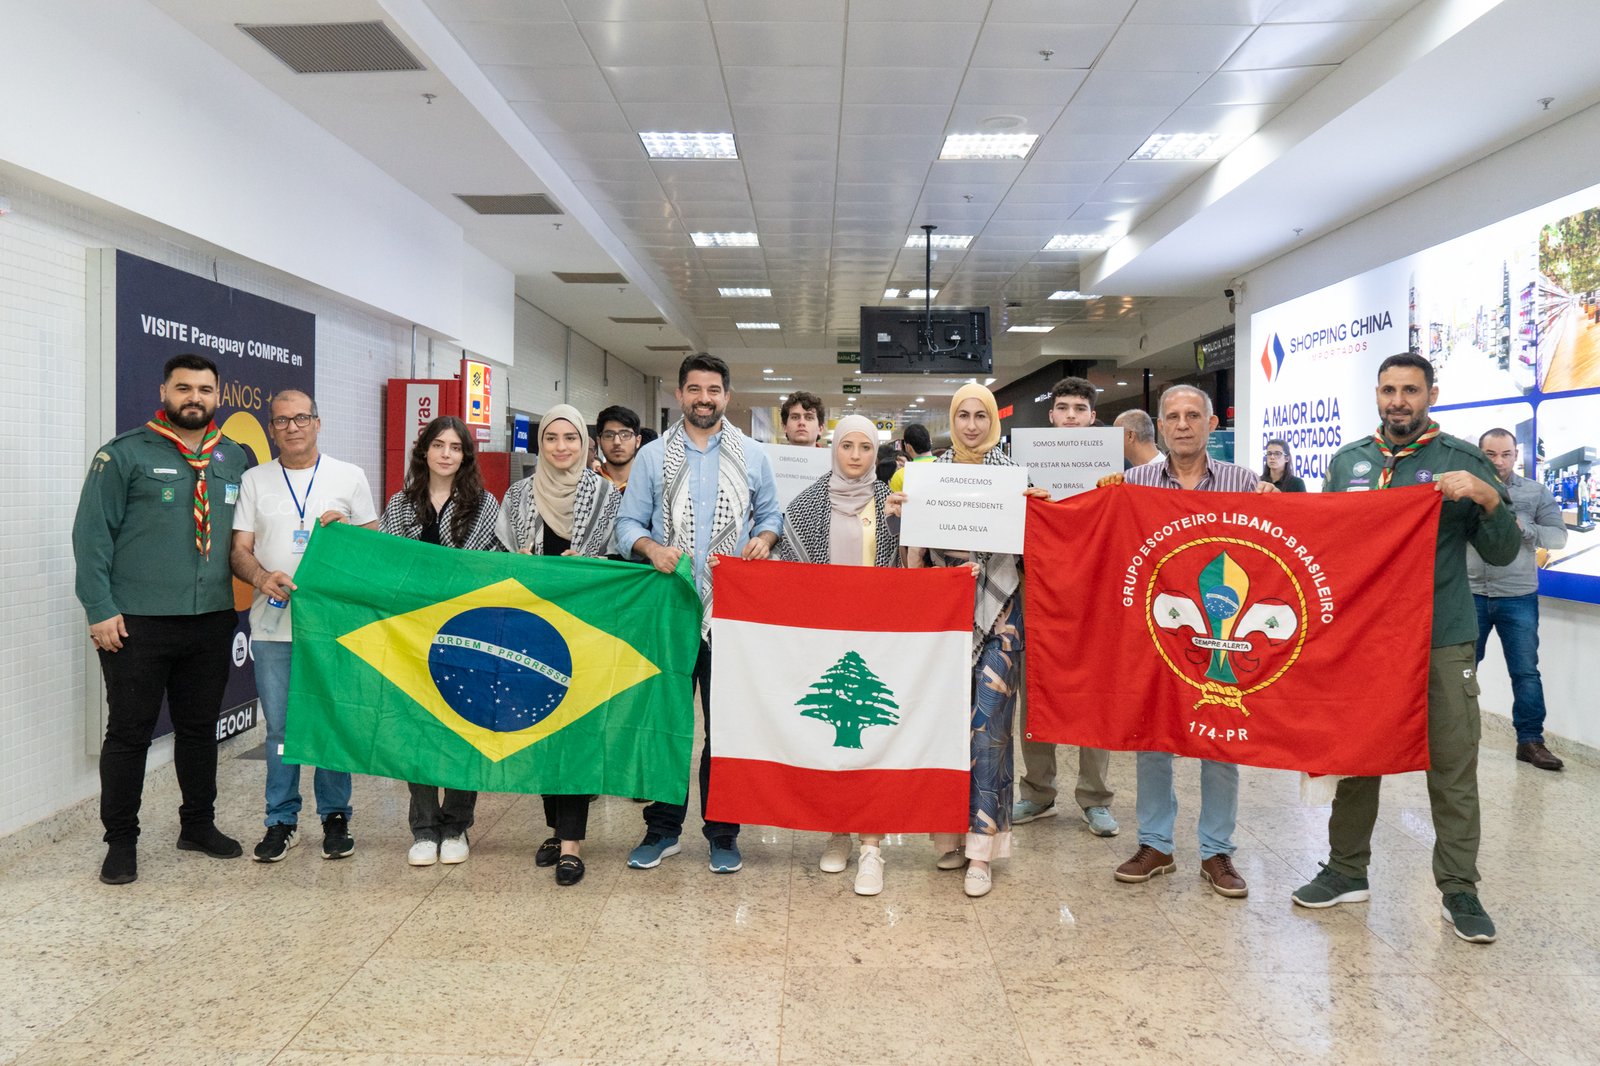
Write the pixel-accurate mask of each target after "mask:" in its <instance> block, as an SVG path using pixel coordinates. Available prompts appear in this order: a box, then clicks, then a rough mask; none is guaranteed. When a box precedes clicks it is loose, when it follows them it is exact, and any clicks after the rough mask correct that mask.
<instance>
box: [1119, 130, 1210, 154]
mask: <svg viewBox="0 0 1600 1066" xmlns="http://www.w3.org/2000/svg"><path fill="white" fill-rule="evenodd" d="M1128 158H1129V159H1157V160H1195V159H1220V158H1222V134H1220V133H1152V134H1151V135H1150V139H1149V140H1147V141H1145V142H1144V144H1142V145H1140V146H1139V150H1138V151H1137V152H1135V153H1133V154H1132V155H1131V156H1129V157H1128Z"/></svg>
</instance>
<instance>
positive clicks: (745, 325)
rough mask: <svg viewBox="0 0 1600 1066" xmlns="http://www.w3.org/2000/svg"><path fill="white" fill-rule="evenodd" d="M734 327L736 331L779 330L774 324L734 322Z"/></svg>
mask: <svg viewBox="0 0 1600 1066" xmlns="http://www.w3.org/2000/svg"><path fill="white" fill-rule="evenodd" d="M734 326H735V327H736V328H738V329H778V328H779V326H778V324H777V323H776V322H735V323H734Z"/></svg>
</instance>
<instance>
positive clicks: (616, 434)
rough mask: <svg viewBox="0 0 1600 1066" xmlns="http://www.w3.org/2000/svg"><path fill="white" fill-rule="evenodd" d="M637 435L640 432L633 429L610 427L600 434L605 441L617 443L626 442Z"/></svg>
mask: <svg viewBox="0 0 1600 1066" xmlns="http://www.w3.org/2000/svg"><path fill="white" fill-rule="evenodd" d="M637 436H638V434H637V433H635V432H634V431H633V430H631V429H608V430H606V431H605V432H604V433H602V434H600V439H601V440H603V441H605V442H606V443H607V444H615V443H617V442H618V441H622V442H624V443H625V442H627V441H630V440H632V439H633V438H634V437H637Z"/></svg>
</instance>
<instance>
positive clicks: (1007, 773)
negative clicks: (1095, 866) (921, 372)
mask: <svg viewBox="0 0 1600 1066" xmlns="http://www.w3.org/2000/svg"><path fill="white" fill-rule="evenodd" d="M950 442H951V445H952V447H951V449H950V451H949V452H946V453H945V454H944V455H942V456H940V457H939V458H938V459H937V460H935V461H936V462H941V463H952V462H954V463H972V464H983V465H989V466H1014V465H1016V464H1015V463H1013V462H1012V461H1011V457H1010V456H1008V455H1006V454H1005V452H1004V451H1003V450H1002V449H1001V448H999V447H998V445H999V443H1000V414H999V410H998V408H997V407H996V404H995V399H994V394H993V393H991V392H990V391H989V390H988V389H986V388H984V387H983V386H982V385H977V384H969V385H963V386H962V387H961V388H960V389H958V390H957V391H956V394H955V396H953V397H951V400H950ZM1027 491H1028V494H1029V495H1032V496H1039V497H1041V498H1044V499H1048V498H1049V495H1050V494H1049V493H1048V492H1047V491H1045V490H1044V489H1032V488H1030V489H1028V490H1027ZM908 561H909V564H910V565H911V566H921V565H931V566H968V567H971V569H972V573H973V577H974V578H975V579H976V580H977V582H978V589H977V595H976V597H974V611H973V627H972V633H973V641H972V728H971V734H970V735H971V738H972V785H971V789H972V791H971V795H970V807H969V811H968V822H967V833H966V836H965V838H963V837H962V836H961V835H960V834H956V833H935V834H933V841H934V846H935V847H936V848H937V849H938V850H939V860H938V863H937V865H938V867H939V869H941V870H957V869H960V868H961V867H962V866H963V865H965V866H966V867H967V873H966V880H965V883H964V888H965V891H966V893H967V895H969V896H983V895H987V894H988V892H989V889H990V888H991V887H992V885H993V880H992V875H991V874H990V871H989V864H990V863H991V862H993V861H994V860H995V859H1003V858H1005V857H1006V856H1008V855H1010V854H1011V793H1012V786H1013V783H1014V770H1013V766H1012V753H1011V723H1012V718H1013V715H1014V713H1015V710H1016V702H1017V687H1018V686H1019V685H1020V684H1021V683H1022V678H1021V677H1020V676H1019V674H1018V669H1017V666H1018V658H1019V657H1018V654H1017V653H1018V652H1019V651H1021V650H1022V604H1021V602H1020V599H1019V596H1018V592H1019V590H1020V588H1021V585H1022V558H1021V557H1020V556H1017V555H1001V554H991V553H989V552H977V553H970V554H969V553H967V552H958V551H940V550H937V549H931V548H930V549H926V550H924V549H920V548H913V549H911V551H910V553H909V560H908Z"/></svg>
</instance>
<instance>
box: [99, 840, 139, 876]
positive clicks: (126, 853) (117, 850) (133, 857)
mask: <svg viewBox="0 0 1600 1066" xmlns="http://www.w3.org/2000/svg"><path fill="white" fill-rule="evenodd" d="M138 879H139V849H138V845H137V844H135V843H134V842H133V841H131V840H128V841H118V842H117V843H115V844H112V845H111V846H110V847H108V848H107V849H106V861H105V862H103V863H101V864H100V880H102V881H104V882H105V883H106V884H108V885H126V884H128V883H129V882H131V881H137V880H138Z"/></svg>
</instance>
